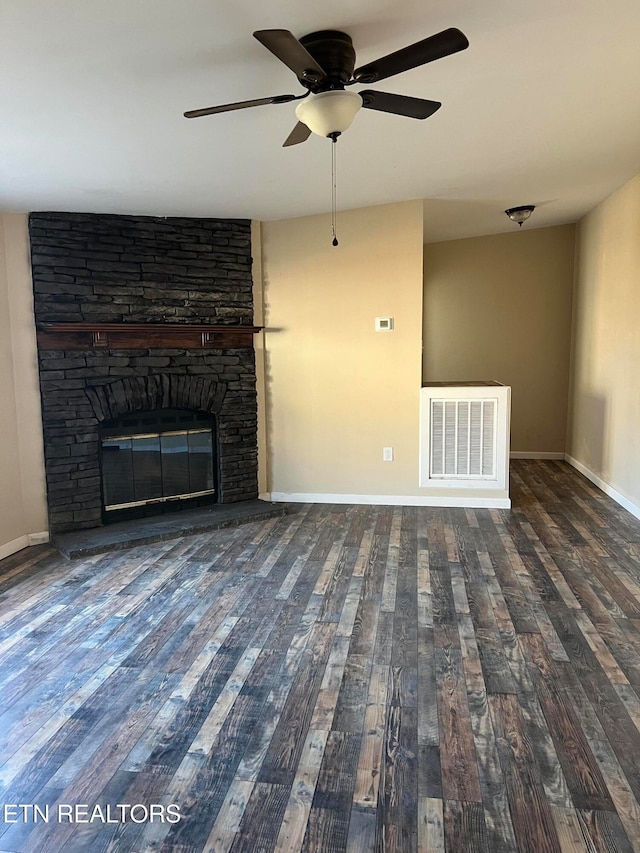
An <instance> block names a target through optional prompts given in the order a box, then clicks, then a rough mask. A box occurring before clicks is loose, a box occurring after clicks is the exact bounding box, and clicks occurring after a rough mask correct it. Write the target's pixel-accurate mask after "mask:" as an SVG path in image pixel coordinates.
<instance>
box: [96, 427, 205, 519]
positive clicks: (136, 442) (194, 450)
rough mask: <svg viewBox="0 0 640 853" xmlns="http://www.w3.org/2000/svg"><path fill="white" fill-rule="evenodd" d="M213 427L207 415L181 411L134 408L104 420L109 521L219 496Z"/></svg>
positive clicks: (105, 500)
mask: <svg viewBox="0 0 640 853" xmlns="http://www.w3.org/2000/svg"><path fill="white" fill-rule="evenodd" d="M213 427H214V424H213V423H212V422H211V419H210V418H208V417H207V416H206V415H204V414H201V413H199V412H182V411H180V410H159V411H158V412H141V413H135V414H133V415H128V416H126V417H125V418H120V419H118V420H117V421H112V422H110V423H109V424H107V425H105V427H103V429H102V436H101V441H102V494H103V506H104V511H105V516H106V517H105V520H112V519H113V517H114V514H117V517H118V518H122V517H123V516H126V517H135V516H139V515H148V514H151V512H153V511H154V508H155V511H156V512H159V511H163V510H164V509H165V507H164V506H163V505H164V504H170V505H171V506H170V508H171V510H174V509H176V508H177V505H178V504H179V503H180V504H184V503H185V502H187V503H188V505H189V506H194V505H197V504H201V503H211V502H212V501H213V500H215V493H216V489H215V449H214V430H213ZM199 499H204V500H199ZM141 508H142V511H140V510H141ZM135 510H138V511H137V512H136V511H135Z"/></svg>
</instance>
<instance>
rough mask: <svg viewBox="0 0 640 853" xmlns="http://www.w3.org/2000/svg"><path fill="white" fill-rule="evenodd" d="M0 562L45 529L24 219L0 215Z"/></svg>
mask: <svg viewBox="0 0 640 853" xmlns="http://www.w3.org/2000/svg"><path fill="white" fill-rule="evenodd" d="M0 400H1V401H2V404H1V405H0V438H1V440H0V556H5V555H6V554H8V553H11V551H13V550H17V548H19V547H23V546H24V545H26V544H28V541H29V540H28V537H29V536H30V535H31V536H34V535H35V536H36V538H40V539H41V538H42V537H41V536H39V534H42V533H43V531H46V529H47V510H46V493H45V479H44V461H43V449H42V421H41V417H40V394H39V389H38V367H37V357H36V346H35V328H34V322H33V297H32V290H31V272H30V267H29V241H28V233H27V218H26V216H23V215H19V214H0Z"/></svg>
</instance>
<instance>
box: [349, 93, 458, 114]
mask: <svg viewBox="0 0 640 853" xmlns="http://www.w3.org/2000/svg"><path fill="white" fill-rule="evenodd" d="M358 94H359V95H360V96H361V97H362V101H363V103H362V106H363V107H364V109H366V110H380V111H381V112H383V113H395V114H396V115H399V116H409V118H429V116H432V115H433V114H434V113H435V112H436V110H439V109H440V107H441V106H442V104H441V103H440V102H439V101H427V100H425V99H424V98H411V97H409V95H392V94H391V92H375V91H374V90H373V89H365V90H364V91H363V92H359V93H358Z"/></svg>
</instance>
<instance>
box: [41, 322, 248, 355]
mask: <svg viewBox="0 0 640 853" xmlns="http://www.w3.org/2000/svg"><path fill="white" fill-rule="evenodd" d="M262 328H263V327H262V326H209V325H187V324H179V323H38V328H37V337H38V348H39V349H44V350H90V349H96V348H98V349H154V348H162V349H202V348H204V349H229V348H234V349H235V348H242V347H252V346H253V335H255V334H256V333H257V332H260V331H262Z"/></svg>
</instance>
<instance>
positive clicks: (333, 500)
mask: <svg viewBox="0 0 640 853" xmlns="http://www.w3.org/2000/svg"><path fill="white" fill-rule="evenodd" d="M271 500H272V501H274V502H276V503H278V502H286V503H305V504H306V503H310V504H316V503H320V504H369V505H374V506H442V507H468V508H469V509H510V508H511V500H510V499H509V498H491V497H487V498H477V497H476V498H473V497H471V498H467V497H464V498H463V497H455V498H452V497H442V498H441V497H437V496H432V495H429V496H428V497H427V496H426V495H345V494H335V495H334V494H310V493H306V492H271Z"/></svg>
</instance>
